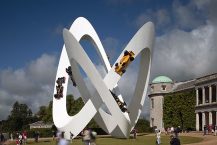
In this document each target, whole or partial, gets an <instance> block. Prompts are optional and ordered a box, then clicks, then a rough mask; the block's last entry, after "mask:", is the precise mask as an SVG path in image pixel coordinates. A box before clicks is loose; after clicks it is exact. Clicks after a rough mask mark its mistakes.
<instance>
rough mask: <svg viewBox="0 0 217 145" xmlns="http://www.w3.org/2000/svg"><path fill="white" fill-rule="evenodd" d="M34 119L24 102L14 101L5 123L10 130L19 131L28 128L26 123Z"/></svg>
mask: <svg viewBox="0 0 217 145" xmlns="http://www.w3.org/2000/svg"><path fill="white" fill-rule="evenodd" d="M33 120H35V118H34V117H33V116H32V111H31V109H29V107H28V106H27V105H26V104H19V102H17V101H16V102H15V103H14V105H13V108H12V110H11V114H10V115H9V116H8V119H7V121H6V125H7V126H8V130H10V131H19V130H22V129H26V128H28V124H29V123H31V121H33Z"/></svg>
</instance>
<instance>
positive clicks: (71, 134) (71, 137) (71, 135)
mask: <svg viewBox="0 0 217 145" xmlns="http://www.w3.org/2000/svg"><path fill="white" fill-rule="evenodd" d="M73 137H74V134H73V133H71V131H70V140H71V143H72V139H73Z"/></svg>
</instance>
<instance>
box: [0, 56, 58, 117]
mask: <svg viewBox="0 0 217 145" xmlns="http://www.w3.org/2000/svg"><path fill="white" fill-rule="evenodd" d="M56 66H57V60H56V56H54V55H48V54H43V55H42V56H41V57H40V58H38V59H37V60H35V61H32V62H30V64H29V65H28V66H26V67H24V68H20V69H17V70H12V69H5V70H1V71H0V107H1V108H4V109H0V120H1V119H6V117H7V116H8V114H9V113H10V109H9V108H11V107H12V105H13V103H14V102H15V101H19V102H20V103H26V104H27V105H28V106H29V107H30V108H31V109H32V110H33V112H35V111H37V110H38V107H39V106H41V105H47V104H48V102H49V101H51V99H52V94H53V88H54V79H55V75H56V70H57V67H56Z"/></svg>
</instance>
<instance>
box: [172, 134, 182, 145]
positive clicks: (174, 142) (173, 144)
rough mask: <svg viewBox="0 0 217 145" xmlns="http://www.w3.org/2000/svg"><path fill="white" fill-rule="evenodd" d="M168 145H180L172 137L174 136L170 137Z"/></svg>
mask: <svg viewBox="0 0 217 145" xmlns="http://www.w3.org/2000/svg"><path fill="white" fill-rule="evenodd" d="M170 145H181V143H180V140H179V139H178V138H176V137H174V135H171V136H170Z"/></svg>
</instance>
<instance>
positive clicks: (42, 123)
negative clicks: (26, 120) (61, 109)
mask: <svg viewBox="0 0 217 145" xmlns="http://www.w3.org/2000/svg"><path fill="white" fill-rule="evenodd" d="M52 124H53V123H47V124H46V123H44V122H43V121H37V122H34V123H32V124H29V125H30V126H43V125H52Z"/></svg>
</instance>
